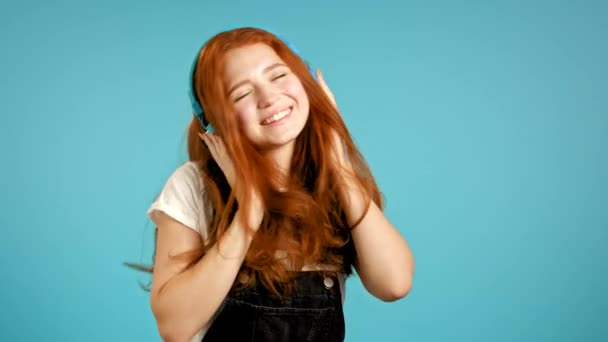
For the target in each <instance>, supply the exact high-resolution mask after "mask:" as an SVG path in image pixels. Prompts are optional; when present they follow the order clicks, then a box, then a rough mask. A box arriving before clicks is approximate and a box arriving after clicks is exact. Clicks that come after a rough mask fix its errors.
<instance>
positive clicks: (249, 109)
mask: <svg viewBox="0 0 608 342" xmlns="http://www.w3.org/2000/svg"><path fill="white" fill-rule="evenodd" d="M234 110H235V113H236V116H237V119H238V121H239V123H240V124H241V126H242V127H244V128H247V127H248V126H251V125H252V124H253V123H255V121H256V120H257V119H256V111H255V106H251V105H248V104H246V103H243V104H240V105H238V106H235V108H234Z"/></svg>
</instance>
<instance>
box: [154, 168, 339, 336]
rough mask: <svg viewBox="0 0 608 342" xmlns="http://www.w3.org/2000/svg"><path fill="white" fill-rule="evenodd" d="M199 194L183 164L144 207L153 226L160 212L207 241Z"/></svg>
mask: <svg viewBox="0 0 608 342" xmlns="http://www.w3.org/2000/svg"><path fill="white" fill-rule="evenodd" d="M203 195H204V188H203V183H202V182H201V177H200V173H199V171H198V168H197V166H196V164H195V163H194V162H192V161H187V162H185V163H184V164H182V165H181V166H179V167H178V168H177V169H176V170H175V171H174V172H173V173H172V174H171V176H170V177H169V179H168V180H167V182H166V183H165V185H164V187H163V189H162V190H161V192H160V194H159V195H158V196H157V198H156V200H155V201H154V202H153V203H152V205H150V207H149V208H148V211H147V215H148V217H149V218H150V219H151V220H152V221H153V222H154V223H156V221H155V219H156V216H155V213H156V212H158V211H162V212H164V213H165V214H167V215H168V216H170V217H172V218H173V219H174V220H176V221H178V222H180V223H182V224H183V225H185V226H186V227H188V228H190V229H192V230H194V231H195V232H197V233H199V234H200V235H201V238H202V240H203V242H207V241H208V237H209V232H208V225H209V222H211V208H209V207H208V206H205V205H204V200H203ZM304 270H308V268H306V267H304V268H303V271H304ZM339 280H340V292H341V294H342V302H344V300H345V293H344V291H345V276H344V275H341V276H340V277H339ZM218 313H219V310H218ZM212 322H213V319H211V320H210V322H209V323H208V324H207V325H206V326H204V327H202V328H201V330H200V331H199V332H198V333H197V334H196V335H195V336H194V337H193V338H192V340H191V341H201V340H202V338H203V336H204V335H205V333H206V331H207V330H208V329H209V327H210V326H211V323H212Z"/></svg>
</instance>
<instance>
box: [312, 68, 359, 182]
mask: <svg viewBox="0 0 608 342" xmlns="http://www.w3.org/2000/svg"><path fill="white" fill-rule="evenodd" d="M317 82H318V83H319V85H320V86H321V88H322V89H323V91H324V92H325V95H327V97H328V98H329V101H330V102H331V103H332V104H333V106H334V108H335V109H336V111H337V112H338V114H339V113H340V111H339V110H338V105H337V104H336V98H335V96H334V94H333V93H332V92H331V90H330V89H329V86H328V85H327V83H326V82H325V79H324V78H323V74H322V73H321V70H319V69H317ZM331 139H332V147H333V153H332V154H333V155H332V159H333V161H334V162H335V163H336V165H338V166H340V167H341V168H342V169H343V170H348V171H350V170H352V165H351V163H350V161H349V160H348V158H347V156H346V150H345V146H344V142H343V141H342V139H341V138H340V135H338V132H336V131H332V132H331Z"/></svg>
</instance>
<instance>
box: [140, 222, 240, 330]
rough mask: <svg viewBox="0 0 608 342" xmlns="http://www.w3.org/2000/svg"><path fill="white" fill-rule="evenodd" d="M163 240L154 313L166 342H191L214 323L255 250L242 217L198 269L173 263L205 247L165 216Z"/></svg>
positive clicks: (159, 242)
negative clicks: (250, 249)
mask: <svg viewBox="0 0 608 342" xmlns="http://www.w3.org/2000/svg"><path fill="white" fill-rule="evenodd" d="M156 215H158V216H157V220H156V222H157V225H158V237H157V246H156V255H155V266H154V273H153V278H152V288H151V291H150V302H151V307H152V312H153V313H154V316H155V318H156V321H157V325H158V330H159V333H160V335H161V337H162V338H163V340H165V341H177V342H181V341H188V340H189V339H190V338H191V337H192V336H194V334H196V332H197V331H198V330H199V329H201V328H202V327H203V326H204V325H205V324H206V323H208V322H209V320H210V319H211V318H212V317H213V315H214V314H215V312H216V311H217V310H218V308H219V307H220V305H221V304H222V301H223V300H224V298H225V297H226V295H227V294H228V291H229V290H230V288H231V286H232V284H233V282H234V280H235V279H236V276H237V274H238V271H239V268H240V266H241V264H242V262H243V260H244V258H245V255H246V253H247V250H248V249H249V246H250V244H251V238H250V237H249V234H247V232H246V229H245V228H244V226H243V224H242V221H241V219H238V218H240V215H238V213H237V215H235V219H234V220H233V222H232V223H231V225H230V226H229V227H228V229H227V231H226V233H225V234H224V235H223V236H222V238H221V242H220V247H221V254H220V250H219V249H218V244H217V243H216V244H215V245H214V246H213V247H212V248H211V249H210V250H209V251H208V252H207V254H205V255H204V256H203V257H202V258H201V259H200V260H199V261H198V262H197V263H196V264H194V265H193V266H192V267H190V268H188V269H187V270H185V266H186V264H185V263H184V262H181V261H176V260H174V259H170V258H169V256H170V255H171V256H173V255H176V254H179V253H182V252H185V251H189V250H192V249H195V248H199V247H201V244H202V241H201V238H200V235H199V234H198V233H196V232H195V231H193V230H192V229H190V228H188V227H186V226H184V225H183V224H181V223H179V222H177V221H175V220H173V219H172V218H170V217H169V216H167V215H166V214H164V213H162V212H159V213H157V214H156Z"/></svg>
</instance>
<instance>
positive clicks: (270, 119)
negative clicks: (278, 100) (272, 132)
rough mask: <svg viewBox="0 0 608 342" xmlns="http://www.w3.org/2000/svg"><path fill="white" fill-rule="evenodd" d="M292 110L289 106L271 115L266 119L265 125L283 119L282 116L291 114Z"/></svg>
mask: <svg viewBox="0 0 608 342" xmlns="http://www.w3.org/2000/svg"><path fill="white" fill-rule="evenodd" d="M290 110H291V108H287V109H285V110H284V111H281V112H278V113H276V114H275V115H273V116H271V117H270V118H268V119H266V120H264V122H263V124H264V125H268V124H271V123H273V122H275V121H279V120H281V119H282V118H284V117H285V115H287V114H289V111H290Z"/></svg>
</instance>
